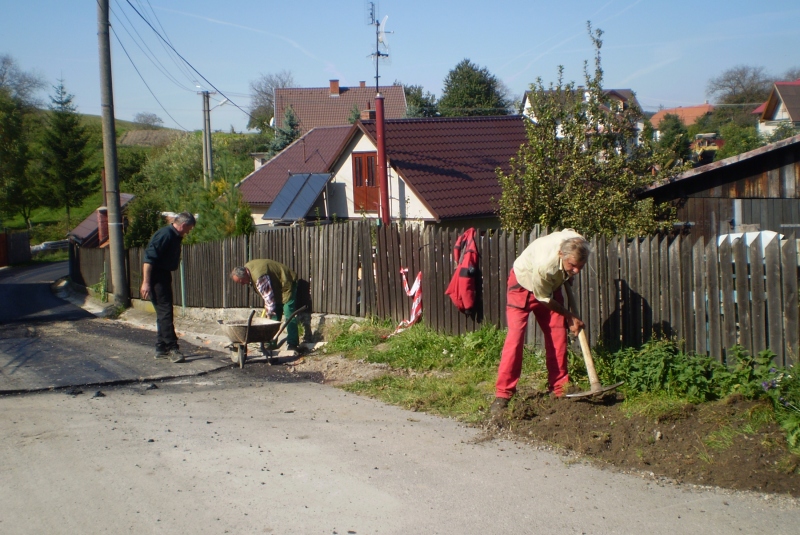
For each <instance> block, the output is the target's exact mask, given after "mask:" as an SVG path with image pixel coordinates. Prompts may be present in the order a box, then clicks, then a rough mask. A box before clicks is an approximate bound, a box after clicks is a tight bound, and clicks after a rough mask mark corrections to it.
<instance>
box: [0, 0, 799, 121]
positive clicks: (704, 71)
mask: <svg viewBox="0 0 800 535" xmlns="http://www.w3.org/2000/svg"><path fill="white" fill-rule="evenodd" d="M376 4H377V5H376V12H377V13H376V14H377V18H378V20H383V18H384V17H385V16H388V19H387V21H386V25H385V29H386V30H387V32H391V33H387V34H386V39H387V41H388V45H389V48H388V50H383V52H384V53H387V52H388V54H389V58H388V60H386V61H382V63H381V64H380V66H379V68H380V70H379V72H380V81H381V85H388V84H391V83H393V82H394V81H400V82H402V83H404V84H415V85H421V86H423V88H424V89H425V90H426V91H430V92H431V93H433V94H435V95H436V96H437V97H439V96H441V92H442V85H443V81H444V79H445V77H446V76H447V73H448V72H449V71H450V70H451V69H452V68H453V67H455V65H456V64H457V63H459V62H460V61H461V60H463V59H465V58H468V59H470V60H471V61H472V62H473V63H475V64H477V65H478V66H480V67H486V68H487V69H488V70H489V71H490V72H491V73H492V74H494V75H495V76H496V77H497V78H498V79H500V80H501V81H502V82H503V83H504V84H505V85H506V86H507V87H508V88H509V89H510V90H511V93H512V94H513V95H514V96H515V97H516V98H520V97H521V96H522V94H523V92H524V91H526V90H527V89H528V88H529V86H530V84H531V83H533V82H535V81H536V79H537V78H541V79H542V80H543V82H544V83H545V85H548V84H549V83H550V82H554V81H555V80H556V76H557V69H558V66H559V65H561V66H563V67H564V73H565V81H576V82H579V83H580V82H582V81H583V64H584V61H589V62H590V66H591V63H592V61H593V57H594V55H593V54H594V51H593V49H592V45H591V41H590V40H589V37H588V35H587V31H586V23H587V21H591V23H592V25H593V27H594V28H599V29H601V30H602V31H603V32H604V35H603V47H602V50H601V54H602V65H603V70H604V83H603V87H604V88H606V89H632V90H633V91H634V92H635V93H636V95H637V98H638V100H639V102H640V104H641V105H642V107H643V109H644V110H645V111H657V110H658V109H659V107H665V108H671V107H677V106H692V105H698V104H702V103H704V102H705V101H706V100H708V99H709V97H708V96H707V95H706V87H707V85H708V81H709V79H711V78H712V77H715V76H717V75H719V74H720V73H722V72H723V71H725V70H726V69H729V68H731V67H734V66H737V65H751V66H759V67H763V68H764V69H765V70H766V71H767V72H768V73H770V74H774V75H775V76H776V77H779V76H781V75H782V74H783V73H784V72H785V71H787V70H788V69H790V68H793V67H800V55H798V54H797V51H798V50H800V24H797V22H798V20H800V2H798V1H797V0H771V1H769V2H763V1H762V2H755V1H752V0H750V1H745V0H727V1H726V2H702V1H701V2H698V1H697V0H692V1H689V0H671V1H669V2H664V1H656V0H561V1H552V0H548V1H541V0H494V1H487V0H459V1H458V2H454V1H452V0H451V1H443V0H425V1H420V0H380V1H378V2H376ZM0 6H1V8H0V13H2V14H3V15H2V17H0V54H8V55H10V56H11V57H12V58H14V60H15V61H16V63H17V65H18V66H19V67H20V68H21V69H22V70H23V71H26V72H33V73H36V74H38V75H40V76H42V77H43V78H44V79H45V80H46V82H47V84H48V87H47V89H46V90H45V91H44V92H42V94H41V95H40V96H41V97H42V98H43V99H46V97H47V95H48V94H52V92H53V91H52V86H53V85H56V84H57V83H58V81H59V80H63V83H64V86H65V88H66V89H67V91H68V92H69V93H71V94H73V95H74V97H75V98H74V103H75V104H76V105H77V108H78V111H79V112H81V113H86V114H94V115H100V113H101V109H100V74H99V73H100V68H99V62H98V39H97V3H96V1H90V0H32V1H27V2H19V1H12V0H0ZM110 6H111V26H112V34H111V49H112V70H113V86H114V108H115V115H116V117H117V119H123V120H132V119H133V117H134V116H135V115H136V114H137V113H154V114H156V115H157V116H158V117H160V118H161V119H162V120H163V121H164V126H167V127H170V128H178V129H185V130H199V129H201V128H202V119H203V117H202V115H203V114H202V98H201V96H200V95H199V94H198V91H204V90H207V91H212V92H213V91H216V92H217V94H215V95H212V96H211V98H212V102H211V105H212V106H215V107H214V108H213V109H212V111H211V127H212V129H213V130H222V131H230V130H231V129H233V130H235V131H237V132H242V131H246V126H247V122H248V118H249V117H248V115H247V113H246V112H247V111H248V109H249V107H250V93H251V91H250V83H251V82H253V81H255V80H257V79H258V78H259V77H261V76H262V75H264V74H269V73H276V72H279V71H282V70H287V71H290V72H291V73H292V74H293V76H294V79H295V82H296V83H297V84H298V85H299V86H300V87H327V86H328V84H329V81H330V80H332V79H338V80H339V83H340V85H341V86H353V85H358V83H359V82H360V81H362V80H363V81H366V83H367V85H373V86H374V84H375V66H374V63H373V60H372V59H371V57H370V54H372V53H373V52H374V49H375V31H376V27H375V26H373V25H370V17H369V2H368V1H366V0H279V1H278V0H228V1H227V2H219V1H217V2H211V1H206V0H169V1H167V0H110ZM144 19H146V20H147V21H148V22H149V25H148V22H145V20H144ZM156 31H157V32H158V34H157V33H156ZM159 35H160V36H161V37H159ZM166 42H168V43H169V44H170V45H171V47H172V49H174V51H176V52H177V54H179V55H180V56H181V57H182V58H184V59H185V61H186V63H184V61H182V60H181V59H180V58H179V57H178V56H177V55H176V54H175V53H174V52H172V51H171V50H170V47H169V46H168V45H167V44H166ZM187 63H188V65H187ZM225 98H227V99H228V101H227V102H225Z"/></svg>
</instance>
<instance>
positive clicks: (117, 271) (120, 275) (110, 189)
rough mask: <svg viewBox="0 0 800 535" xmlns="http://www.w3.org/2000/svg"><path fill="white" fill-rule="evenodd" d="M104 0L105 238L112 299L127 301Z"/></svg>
mask: <svg viewBox="0 0 800 535" xmlns="http://www.w3.org/2000/svg"><path fill="white" fill-rule="evenodd" d="M108 28H109V23H108V0H97V44H98V47H99V51H100V104H101V107H102V110H103V113H102V115H103V121H102V122H103V160H104V163H105V173H106V187H107V191H106V198H105V199H104V200H105V203H106V207H107V208H108V241H109V245H110V251H111V284H112V285H113V287H114V303H115V304H116V305H117V306H124V307H128V306H130V304H131V302H130V301H131V299H130V290H129V288H128V277H127V273H126V272H125V246H124V244H123V242H122V214H121V210H120V202H119V177H118V176H117V132H116V128H115V126H114V92H113V90H112V85H111V42H110V40H109V35H108Z"/></svg>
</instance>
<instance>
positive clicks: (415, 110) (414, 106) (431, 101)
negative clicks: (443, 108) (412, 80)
mask: <svg viewBox="0 0 800 535" xmlns="http://www.w3.org/2000/svg"><path fill="white" fill-rule="evenodd" d="M395 85H403V84H401V83H399V82H395ZM403 92H404V93H405V94H406V117H438V116H439V106H438V104H437V102H436V96H435V95H434V94H433V93H431V92H430V91H424V90H423V88H422V86H421V85H403Z"/></svg>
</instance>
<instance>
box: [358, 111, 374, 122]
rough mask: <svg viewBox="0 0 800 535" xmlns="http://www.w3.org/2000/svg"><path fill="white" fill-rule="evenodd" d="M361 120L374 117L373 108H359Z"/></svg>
mask: <svg viewBox="0 0 800 535" xmlns="http://www.w3.org/2000/svg"><path fill="white" fill-rule="evenodd" d="M360 119H361V120H362V121H366V120H368V119H375V110H361V117H360Z"/></svg>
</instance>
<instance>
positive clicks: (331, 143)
mask: <svg viewBox="0 0 800 535" xmlns="http://www.w3.org/2000/svg"><path fill="white" fill-rule="evenodd" d="M351 130H352V126H350V125H347V126H329V127H324V128H315V129H314V130H311V131H310V132H308V133H307V134H306V135H304V136H302V137H301V138H299V139H297V140H296V141H295V142H294V143H292V144H291V145H289V146H288V147H286V148H285V149H284V150H283V151H281V152H280V153H279V154H277V155H276V156H275V157H273V158H272V159H271V160H269V161H268V162H267V163H265V164H264V165H262V166H261V167H259V168H258V169H257V170H255V171H254V172H253V173H250V174H249V175H248V176H246V177H245V178H244V179H243V180H242V181H241V182H239V185H238V187H239V191H240V192H241V194H242V198H243V199H244V201H245V202H247V203H248V204H253V205H269V204H271V203H272V202H273V201H274V200H275V197H276V196H277V195H278V193H280V191H281V188H283V185H284V184H286V181H287V180H288V179H289V174H290V173H325V172H327V171H328V167H329V166H330V165H331V163H332V162H333V160H334V159H335V158H336V156H337V155H338V152H339V150H340V149H341V146H342V143H343V142H344V140H345V138H346V137H347V135H348V133H349V132H350V131H351Z"/></svg>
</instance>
